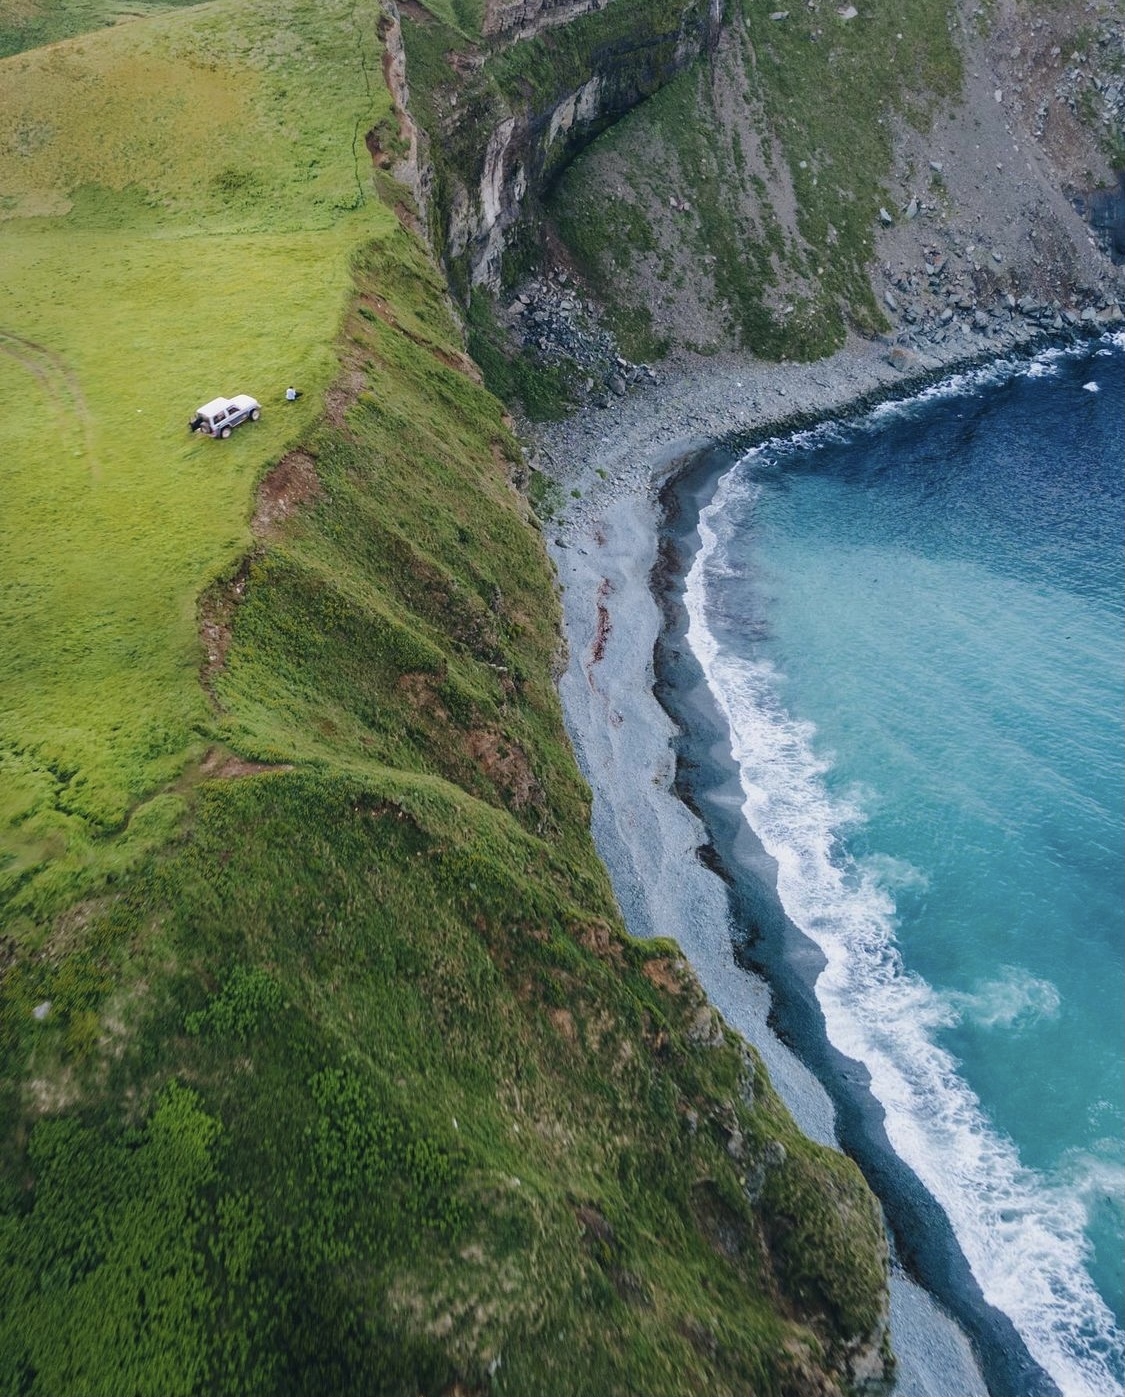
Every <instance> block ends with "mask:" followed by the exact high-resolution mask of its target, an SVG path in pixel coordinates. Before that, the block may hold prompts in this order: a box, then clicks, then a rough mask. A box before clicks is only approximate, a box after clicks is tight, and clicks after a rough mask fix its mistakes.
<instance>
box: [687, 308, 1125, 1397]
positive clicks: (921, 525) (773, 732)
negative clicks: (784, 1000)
mask: <svg viewBox="0 0 1125 1397" xmlns="http://www.w3.org/2000/svg"><path fill="white" fill-rule="evenodd" d="M1123 344H1125V341H1123V338H1122V337H1120V336H1119V337H1117V339H1116V341H1110V340H1106V341H1103V342H1102V343H1101V344H1100V345H1096V346H1092V347H1091V346H1087V347H1085V348H1084V349H1083V350H1081V351H1078V350H1074V351H1067V352H1062V351H1053V352H1050V353H1048V354H1045V355H1042V356H1040V357H1039V358H1038V359H1037V360H1035V361H1034V362H1033V363H1031V364H1027V363H1023V364H1019V365H1016V364H1012V365H997V366H994V367H993V368H991V369H989V370H987V371H980V372H977V373H974V374H972V375H969V376H966V377H963V378H960V379H957V380H954V381H952V382H951V383H949V384H946V385H943V386H942V387H941V388H940V389H935V390H931V391H930V392H928V393H926V394H924V395H923V396H922V397H920V398H918V399H915V400H912V401H910V402H906V403H899V404H895V405H892V406H888V407H884V408H882V409H880V410H878V411H877V412H876V413H874V414H873V415H872V416H871V417H870V418H868V419H866V420H865V421H863V422H861V423H857V424H850V425H848V426H846V427H839V426H835V427H834V426H829V427H825V428H821V429H819V430H817V431H815V432H812V433H808V434H805V435H803V436H801V437H799V438H797V439H793V440H789V441H785V442H773V443H769V444H767V445H766V446H764V447H761V448H758V449H756V450H754V451H753V452H751V453H749V454H748V455H747V456H745V457H744V458H743V459H742V460H741V461H740V462H738V464H737V465H735V466H734V467H733V468H732V469H731V470H730V471H728V472H727V473H726V475H725V476H723V478H722V479H721V480H720V482H719V485H718V488H717V491H716V494H715V497H714V500H713V501H712V503H711V504H710V505H709V506H708V507H707V508H706V509H704V511H703V514H702V518H701V520H700V536H701V540H702V547H701V550H700V552H699V555H698V557H697V558H696V560H695V563H694V565H693V567H692V569H691V571H690V573H689V575H688V578H687V581H686V598H685V600H686V605H687V609H688V613H689V616H690V626H689V632H688V638H689V642H690V645H691V648H692V649H693V651H694V652H695V654H696V656H697V658H698V659H699V661H700V663H701V665H702V666H703V669H704V672H705V674H706V677H707V681H708V684H709V686H710V688H711V690H712V692H713V693H714V695H715V698H716V699H717V701H718V703H719V705H720V708H721V709H722V710H723V712H724V713H725V715H726V718H727V720H728V722H729V724H730V729H731V743H732V749H733V754H734V757H735V759H736V761H737V762H738V764H739V768H740V772H741V779H742V788H743V792H744V795H745V805H744V811H745V815H746V818H747V820H748V821H749V823H750V824H751V826H752V827H753V828H754V830H755V831H756V832H757V834H758V835H759V837H760V838H761V840H762V843H763V844H764V845H765V847H766V849H767V850H768V851H769V853H770V854H772V855H773V857H774V858H775V859H776V861H777V864H778V892H779V894H780V897H781V900H782V903H783V904H784V906H785V909H786V911H787V912H788V914H789V915H790V917H791V918H792V920H793V921H794V922H795V923H796V924H797V925H798V926H799V927H800V928H801V929H802V930H803V931H805V932H806V934H807V935H809V936H810V937H811V938H812V939H813V940H814V941H815V942H817V944H818V945H819V946H820V947H821V949H822V950H823V952H824V954H825V956H826V958H827V962H828V964H827V968H826V969H825V971H824V972H823V974H822V975H821V977H820V979H819V981H818V983H817V996H818V999H819V1000H820V1003H821V1006H822V1008H823V1010H824V1014H825V1019H826V1023H827V1027H828V1033H829V1037H830V1038H831V1039H832V1041H833V1042H834V1043H835V1045H836V1046H837V1047H838V1048H840V1049H841V1050H842V1051H843V1052H845V1053H847V1054H848V1055H850V1056H852V1057H854V1058H856V1059H858V1060H861V1061H862V1062H864V1063H865V1064H866V1066H867V1067H868V1069H869V1071H870V1073H871V1077H872V1090H873V1092H874V1094H875V1095H876V1097H877V1098H878V1099H879V1101H880V1102H881V1103H882V1105H883V1106H884V1108H885V1109H886V1113H887V1133H888V1136H889V1138H890V1141H891V1144H892V1146H893V1147H894V1149H895V1150H896V1152H897V1153H898V1154H899V1155H900V1156H901V1157H902V1158H903V1159H905V1160H906V1162H907V1163H908V1164H910V1165H911V1167H912V1168H913V1169H914V1171H915V1172H916V1173H917V1174H918V1175H919V1177H920V1178H921V1179H922V1181H923V1182H924V1183H925V1184H926V1185H927V1187H928V1188H929V1189H930V1191H931V1192H932V1193H933V1194H934V1196H935V1197H936V1198H937V1199H938V1201H939V1202H940V1203H941V1205H942V1207H943V1208H944V1209H945V1211H946V1213H947V1214H948V1216H949V1218H950V1221H951V1222H952V1224H953V1227H954V1230H955V1232H956V1235H957V1237H958V1240H959V1242H960V1244H961V1246H962V1249H963V1250H964V1252H965V1255H966V1257H967V1259H968V1261H969V1264H970V1266H971V1267H972V1269H973V1272H974V1274H975V1275H976V1278H977V1280H978V1281H979V1283H980V1285H981V1288H982V1290H983V1292H984V1294H985V1297H986V1298H987V1299H988V1300H989V1301H990V1302H991V1303H992V1304H994V1305H996V1306H997V1307H998V1308H999V1309H1001V1310H1003V1311H1004V1312H1005V1313H1007V1314H1008V1315H1009V1316H1010V1317H1011V1319H1012V1320H1013V1322H1014V1324H1015V1326H1016V1328H1017V1329H1018V1331H1019V1332H1020V1334H1021V1335H1022V1337H1023V1339H1024V1341H1025V1343H1026V1344H1027V1346H1028V1349H1029V1351H1030V1352H1031V1353H1032V1355H1033V1356H1034V1358H1035V1359H1036V1360H1037V1362H1039V1363H1040V1364H1041V1365H1042V1367H1043V1368H1044V1369H1046V1371H1047V1372H1048V1373H1050V1374H1051V1376H1052V1377H1053V1378H1054V1379H1055V1381H1056V1382H1057V1383H1058V1384H1059V1387H1060V1388H1061V1390H1062V1391H1063V1393H1064V1394H1065V1397H1082V1394H1086V1393H1091V1394H1109V1393H1120V1392H1121V1390H1122V1386H1123V1382H1125V1359H1123V1334H1122V1328H1123V1319H1125V1315H1123V1311H1125V1280H1123V1257H1125V1224H1123V1216H1125V1144H1123V1141H1125V1065H1123V1056H1125V1051H1123V1050H1125V1010H1123V1003H1125V965H1123V946H1125V935H1123V931H1125V927H1123V922H1125V912H1123V908H1125V858H1123V853H1122V841H1123V830H1125V810H1123V793H1125V772H1123V736H1122V722H1123V715H1125V679H1123V674H1125V666H1123V657H1125V606H1123V583H1125V554H1123V512H1125V501H1123V488H1122V462H1123V459H1125V427H1123V421H1125V412H1123V402H1125V353H1123Z"/></svg>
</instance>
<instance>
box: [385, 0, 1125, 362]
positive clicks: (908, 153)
mask: <svg viewBox="0 0 1125 1397" xmlns="http://www.w3.org/2000/svg"><path fill="white" fill-rule="evenodd" d="M1087 11H1089V13H1087ZM409 28H410V26H408V36H407V39H408V48H409V43H410V34H409ZM423 28H428V30H429V37H430V40H431V46H432V41H433V38H434V35H435V32H436V31H435V23H434V22H432V21H425V22H423V21H419V22H418V23H417V24H416V25H415V26H414V30H415V33H416V34H420V33H421V32H422V30H423ZM440 43H441V44H442V45H448V46H449V47H448V48H447V50H446V53H447V56H446V57H445V58H444V59H443V62H442V64H441V65H440V67H438V68H437V81H436V82H435V81H433V80H432V79H431V81H430V88H429V92H428V100H429V101H430V103H431V113H430V115H431V119H430V121H429V122H428V125H429V127H430V131H431V133H432V137H433V142H434V143H433V146H432V147H431V158H432V163H433V166H434V168H435V170H436V171H437V176H436V179H435V184H436V186H437V191H438V192H437V197H436V205H437V206H436V207H435V210H434V213H433V217H432V219H431V228H432V229H433V232H434V236H435V241H436V242H437V243H438V244H439V245H440V247H441V249H442V251H443V255H444V257H445V259H446V262H447V265H449V266H450V267H451V268H452V269H453V270H454V282H455V285H456V284H458V280H459V283H460V289H461V291H462V293H466V292H467V291H468V290H469V288H471V287H473V286H484V287H487V288H489V289H491V290H493V291H495V290H497V289H498V288H499V287H500V285H501V279H502V275H501V273H502V268H503V266H504V264H505V259H506V258H507V263H508V273H509V279H510V277H511V273H512V271H513V268H516V269H517V270H518V267H516V264H517V263H518V262H519V261H520V258H521V257H523V256H524V254H525V252H526V250H527V245H528V243H531V242H535V241H536V239H537V238H538V235H539V230H540V225H541V224H542V222H543V221H544V208H546V212H547V213H548V214H549V215H550V219H551V221H552V222H553V224H554V225H555V226H556V227H557V229H558V230H559V231H560V232H561V234H562V242H563V244H564V247H563V248H561V249H560V246H559V244H558V243H557V242H556V243H554V244H553V258H554V260H556V261H557V260H558V259H559V257H560V255H561V257H562V260H563V263H564V264H565V265H567V266H568V269H569V270H570V271H571V272H572V273H577V274H578V277H579V279H580V280H585V281H586V283H587V285H588V287H589V288H590V289H591V290H593V291H594V292H595V293H596V295H597V296H598V297H599V298H600V300H601V301H602V302H603V304H605V305H607V306H608V307H609V308H610V310H611V312H616V313H617V316H618V321H619V323H625V322H628V324H629V325H631V326H632V328H633V330H634V332H635V333H634V336H633V342H632V343H631V344H630V345H629V346H628V348H630V349H631V350H632V351H633V353H634V357H638V356H643V355H645V354H646V353H647V354H650V355H651V354H653V353H658V352H659V350H660V349H661V348H662V347H669V346H673V345H685V346H688V347H692V348H697V349H704V350H708V349H715V348H722V347H728V346H736V347H743V348H748V349H751V350H754V351H755V352H758V353H761V354H764V355H766V356H768V357H774V356H780V355H790V356H797V357H804V358H808V357H815V356H816V355H818V354H820V353H824V352H827V351H828V350H830V349H832V348H833V347H835V346H836V345H838V344H839V343H841V342H842V339H843V336H844V334H845V332H846V330H847V329H848V328H853V329H859V330H861V331H862V332H864V333H867V334H871V333H875V332H882V333H884V334H887V335H889V336H891V337H892V338H899V339H901V340H902V341H903V343H904V345H905V347H906V348H909V349H917V348H919V346H920V336H921V338H922V339H923V340H924V339H925V338H926V337H927V336H928V337H929V338H931V339H932V338H933V337H938V338H941V337H944V336H947V335H949V334H957V333H966V334H977V335H984V336H985V338H987V335H988V334H989V333H991V332H992V331H994V330H995V331H997V332H999V331H1001V330H1003V329H1005V328H1006V326H1007V324H1008V322H1010V321H1011V320H1012V319H1013V318H1016V317H1020V316H1026V315H1027V313H1028V312H1029V311H1030V312H1031V315H1030V318H1031V321H1032V323H1033V324H1035V325H1039V326H1043V325H1047V326H1055V327H1056V328H1058V327H1061V326H1063V325H1065V324H1066V322H1067V318H1068V312H1069V315H1070V318H1074V319H1077V318H1081V317H1082V315H1083V314H1084V313H1085V314H1087V315H1088V314H1089V313H1092V314H1094V315H1098V314H1102V313H1103V312H1104V313H1105V314H1106V315H1108V316H1109V317H1112V315H1113V313H1114V307H1115V306H1117V305H1118V303H1119V302H1120V301H1121V300H1122V297H1123V294H1125V293H1123V290H1122V278H1121V273H1120V271H1118V270H1115V268H1114V267H1113V265H1112V262H1111V260H1110V256H1108V255H1107V254H1113V249H1114V245H1115V243H1116V244H1121V243H1123V242H1125V231H1123V230H1122V228H1121V227H1120V226H1119V225H1120V223H1121V211H1120V208H1119V204H1120V202H1121V201H1120V199H1119V198H1118V197H1117V196H1116V194H1115V192H1114V190H1115V186H1116V182H1117V181H1116V178H1115V174H1114V166H1113V160H1114V144H1113V142H1114V139H1116V141H1117V143H1118V147H1120V143H1121V135H1120V131H1121V117H1122V112H1123V110H1125V85H1123V79H1122V76H1121V73H1122V70H1123V68H1125V63H1123V59H1122V53H1121V52H1120V49H1121V37H1120V26H1119V25H1118V26H1117V27H1116V29H1115V27H1114V25H1113V23H1112V21H1111V13H1110V9H1109V7H1108V5H1107V4H1106V3H1103V0H1095V3H1094V4H1093V5H1092V6H1087V7H1086V8H1085V9H1084V10H1083V11H1082V13H1081V14H1079V13H1078V11H1077V8H1076V7H1073V6H1069V5H1067V6H1063V7H1061V8H1058V9H1056V10H1053V11H1052V12H1051V13H1050V15H1045V14H1044V13H1042V12H1040V11H1038V10H1037V11H1035V12H1034V13H1033V12H1031V11H1030V10H1029V9H1028V7H1027V6H1026V5H1024V4H1023V3H1021V2H1020V0H1007V2H1006V3H1005V4H1002V5H1000V6H997V7H996V8H995V9H994V11H992V12H990V15H989V18H988V21H987V22H986V21H985V18H984V17H983V15H982V13H981V12H979V11H976V10H973V9H972V8H971V6H970V5H969V4H968V3H967V0H956V2H955V3H946V0H908V3H905V4H904V5H903V6H902V7H901V8H900V9H899V10H896V11H895V13H894V14H883V13H882V12H881V11H875V10H872V11H871V12H870V13H868V12H866V11H865V10H864V9H862V8H857V7H856V6H854V5H849V6H838V5H835V4H832V3H830V0H806V4H805V5H804V6H802V8H801V9H800V10H799V11H788V10H779V11H770V12H768V13H767V12H765V10H764V8H763V5H761V4H757V3H754V0H725V8H724V0H710V3H708V0H696V3H695V4H689V5H688V6H687V7H686V8H685V9H683V10H676V9H674V8H671V7H669V6H667V5H665V4H662V3H660V0H647V2H645V3H642V0H614V3H613V4H611V5H609V6H606V7H604V8H602V9H598V8H597V7H596V6H595V5H593V4H590V3H586V0H582V3H578V4H572V5H566V4H562V5H550V4H538V3H536V0H524V2H523V3H521V4H516V5H502V4H496V3H493V4H490V5H488V6H486V9H485V12H484V17H483V21H482V41H481V43H480V44H479V45H475V46H466V45H465V44H464V42H463V41H459V40H457V39H456V36H455V35H453V34H452V33H450V34H447V35H443V36H442V37H441V39H440ZM431 71H433V65H431ZM1120 156H1121V151H1120V149H1118V152H1117V158H1118V159H1120ZM560 177H561V180H562V182H561V184H560V183H559V181H560ZM1099 190H1102V191H1105V190H1108V192H1098V191H1099ZM1084 216H1088V217H1089V222H1086V221H1084ZM513 250H515V251H516V252H517V254H519V255H518V256H517V257H516V258H514V259H513V258H512V257H511V255H510V254H511V253H512V252H513ZM1117 256H1118V257H1120V252H1118V253H1117ZM935 269H937V270H936V271H935Z"/></svg>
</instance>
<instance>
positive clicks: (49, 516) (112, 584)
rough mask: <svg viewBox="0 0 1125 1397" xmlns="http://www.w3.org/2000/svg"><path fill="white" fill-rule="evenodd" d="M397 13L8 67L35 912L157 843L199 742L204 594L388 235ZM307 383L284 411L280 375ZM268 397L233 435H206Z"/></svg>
mask: <svg viewBox="0 0 1125 1397" xmlns="http://www.w3.org/2000/svg"><path fill="white" fill-rule="evenodd" d="M378 18H379V11H378V8H377V7H376V6H374V5H372V4H360V5H355V4H353V3H347V4H345V3H343V2H342V0H336V3H333V0H329V3H326V4H324V3H317V4H312V3H302V0H249V3H245V2H243V3H233V0H230V2H229V3H228V2H227V0H219V3H216V4H210V5H206V6H201V7H198V8H196V9H191V10H175V11H170V12H168V13H164V14H159V15H156V16H154V17H152V18H149V19H147V20H145V21H143V22H136V23H131V24H123V25H120V26H118V27H115V28H113V29H102V30H99V31H98V32H95V33H92V34H88V35H84V36H82V37H81V38H76V39H72V40H70V41H69V42H66V43H59V44H56V45H54V46H53V47H51V48H49V49H46V50H42V51H38V52H32V53H25V54H20V55H18V56H15V57H11V58H8V59H7V60H5V61H4V62H3V63H0V129H2V130H3V131H4V132H6V133H7V134H6V139H5V140H4V141H3V142H2V143H0V188H2V189H3V190H4V197H3V200H2V201H0V260H2V262H3V265H4V278H3V281H2V284H0V491H2V493H3V499H4V508H3V510H0V557H2V558H3V564H2V566H3V568H4V573H5V586H4V588H3V590H2V594H0V626H2V629H3V635H4V643H3V646H2V648H0V686H2V691H3V701H2V711H3V724H2V728H0V771H2V772H3V788H4V792H5V795H4V799H3V803H2V807H0V897H4V898H5V899H7V900H10V901H9V906H10V907H12V908H13V909H18V910H20V911H25V912H27V913H30V914H34V912H35V910H36V908H37V907H38V906H40V904H42V905H43V906H49V905H52V900H53V899H55V898H57V897H62V898H65V897H67V896H70V895H72V894H73V893H74V892H75V891H76V890H77V889H79V888H80V887H82V886H85V885H86V884H87V883H88V881H89V878H90V877H91V876H92V875H96V874H98V873H99V872H101V873H104V872H105V871H107V870H112V869H114V868H120V867H122V866H123V865H124V864H125V863H127V861H128V858H129V857H131V855H130V853H129V850H130V848H132V847H133V846H138V847H139V846H143V845H146V844H150V843H151V842H152V840H153V839H154V838H156V839H159V838H162V837H164V836H165V835H166V833H167V831H168V829H169V821H170V819H171V818H174V816H175V814H176V807H175V804H174V802H172V801H170V800H168V799H165V800H163V801H161V802H160V803H159V804H157V805H155V806H154V805H153V804H152V800H151V798H152V797H153V796H154V795H156V794H157V793H158V792H160V791H162V790H164V789H165V788H166V787H167V786H168V783H169V782H171V781H172V780H173V779H174V778H175V777H176V776H177V775H178V774H179V772H180V771H181V770H182V769H183V767H184V765H185V763H186V761H187V760H188V759H189V757H191V756H192V755H193V754H198V753H199V751H200V750H201V744H202V743H203V742H204V741H205V740H206V730H207V725H208V712H207V706H206V703H205V701H204V695H203V692H202V690H201V688H200V686H199V683H198V677H197V673H198V669H199V663H200V654H199V640H198V633H197V627H196V616H195V609H196V608H195V598H196V596H197V594H198V593H199V592H200V590H201V589H202V588H203V587H204V586H205V585H206V584H207V582H208V581H209V580H210V579H211V578H212V577H214V576H215V575H216V574H218V573H220V572H222V571H223V569H224V568H225V567H226V566H228V565H229V563H230V561H231V560H232V559H233V558H235V557H237V556H239V555H240V553H241V552H242V551H244V549H245V548H246V546H247V543H248V540H249V530H248V520H249V516H250V504H251V497H252V492H253V487H254V484H255V481H256V479H257V478H258V476H259V475H260V474H261V473H262V471H263V470H264V468H265V466H266V464H267V463H268V462H270V461H271V460H275V459H276V458H277V457H278V456H279V455H280V454H281V453H283V452H284V450H285V448H286V446H287V444H288V443H290V442H291V441H293V440H294V439H296V437H297V436H299V434H300V431H301V429H302V428H303V427H304V426H305V425H306V424H307V423H308V422H309V421H310V420H311V419H312V417H313V416H314V415H315V413H316V412H317V410H318V406H319V404H320V403H321V402H322V399H323V393H324V390H325V388H326V386H327V384H328V382H329V380H330V379H331V377H332V374H333V373H334V370H335V357H334V353H333V348H332V346H333V341H334V339H335V337H336V334H337V332H338V329H339V324H340V317H341V315H342V313H343V310H344V299H345V293H346V288H347V285H348V268H349V264H350V261H351V259H352V257H353V255H354V254H355V251H356V249H357V248H358V247H359V246H360V245H361V244H362V243H363V242H364V241H366V240H367V239H369V238H370V237H372V236H373V235H374V234H375V233H377V232H378V231H379V230H381V229H386V228H387V227H389V226H390V225H391V224H392V223H393V216H392V215H391V213H390V212H389V211H388V210H387V209H386V208H385V207H384V206H383V205H382V204H381V203H379V202H378V201H376V200H373V199H372V198H371V197H370V195H371V187H370V185H371V179H370V172H371V164H370V158H369V156H368V154H367V151H366V149H365V148H364V145H363V133H364V132H365V131H367V130H368V129H370V128H371V127H372V126H373V125H374V124H376V123H377V122H378V121H379V120H380V119H382V118H383V117H385V115H386V114H387V112H388V111H389V110H390V99H389V97H388V95H387V93H386V90H385V87H384V85H383V82H382V77H381V73H380V68H379V55H380V46H379V39H378V34H377V23H378ZM292 380H296V381H298V383H299V385H300V386H301V388H302V389H303V396H302V399H301V400H300V402H299V403H297V404H296V405H287V404H286V403H285V401H284V391H285V388H286V386H287V384H288V383H289V382H290V381H292ZM236 392H248V393H251V394H252V395H254V396H256V397H258V398H259V399H260V400H261V401H262V403H263V408H264V411H263V416H262V420H261V421H260V422H259V423H257V424H254V425H252V426H251V425H247V426H244V427H242V428H241V429H239V430H238V431H237V432H236V433H235V435H234V436H233V437H232V439H231V440H229V441H226V442H217V441H211V440H209V439H205V438H193V437H191V436H190V435H189V433H188V431H187V422H188V419H189V418H190V416H191V415H192V413H193V412H194V410H195V408H196V407H197V406H198V405H199V404H200V403H202V402H205V401H207V400H209V399H210V398H212V397H215V396H217V395H230V394H233V393H236Z"/></svg>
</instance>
